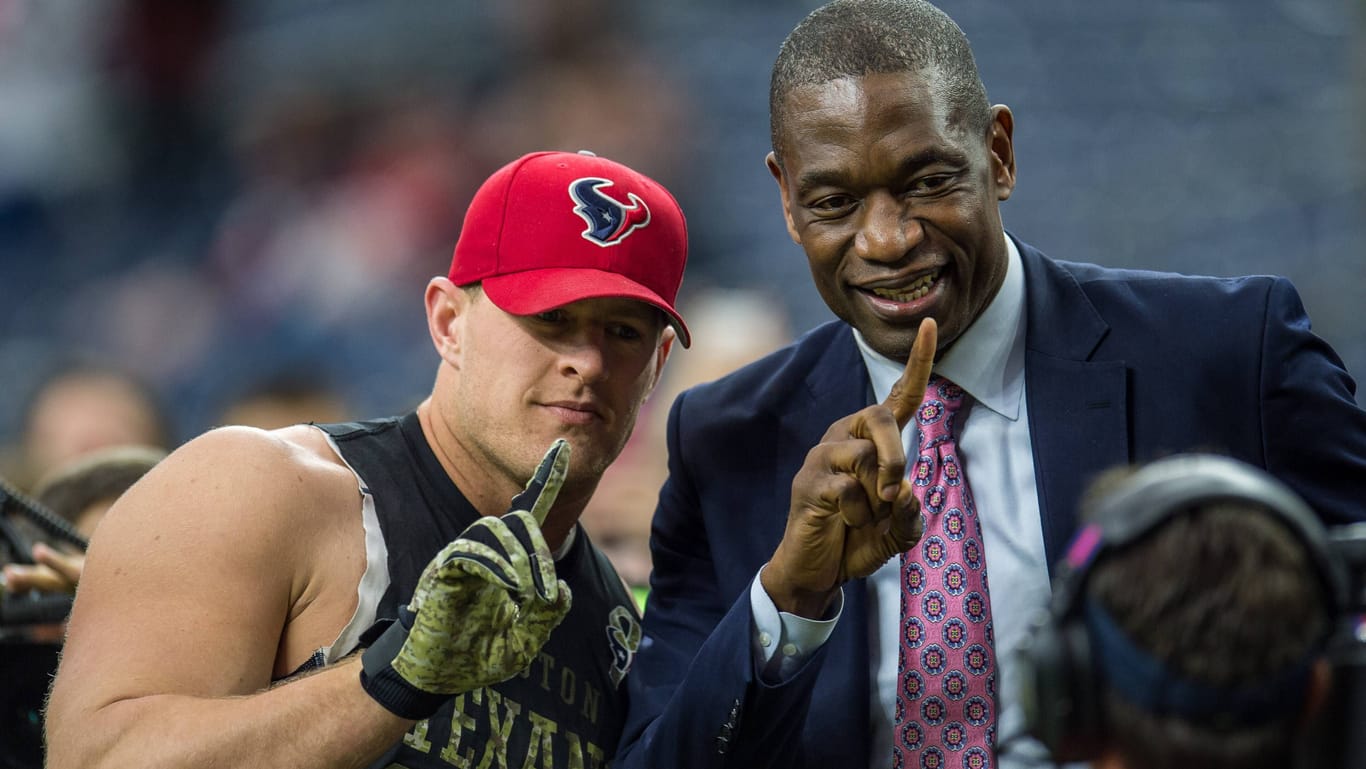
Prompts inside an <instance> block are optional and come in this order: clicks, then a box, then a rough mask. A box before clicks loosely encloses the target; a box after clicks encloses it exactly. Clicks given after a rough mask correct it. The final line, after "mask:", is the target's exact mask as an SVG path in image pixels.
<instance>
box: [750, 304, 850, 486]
mask: <svg viewBox="0 0 1366 769" xmlns="http://www.w3.org/2000/svg"><path fill="white" fill-rule="evenodd" d="M813 336H814V337H815V338H816V339H821V341H820V342H819V343H820V344H822V345H823V347H824V349H823V350H822V351H821V352H820V354H819V355H818V356H816V357H815V358H814V360H815V364H814V365H813V366H812V367H811V371H810V372H809V373H808V374H807V376H806V381H805V385H806V388H805V392H804V393H803V397H802V398H801V399H800V400H798V401H797V402H794V403H791V404H788V411H787V412H786V413H783V414H781V415H780V417H779V419H780V420H781V421H782V422H783V423H784V429H783V431H782V434H784V435H790V436H792V438H791V439H789V440H787V441H784V442H783V443H782V445H780V446H777V447H775V450H776V451H777V452H778V462H776V463H775V465H774V466H775V467H776V468H777V473H776V475H775V476H774V478H773V483H774V491H773V494H774V499H778V500H782V510H784V511H786V510H787V503H788V500H789V499H790V498H791V495H792V478H793V476H794V475H796V473H797V470H798V469H800V468H801V466H802V462H804V461H805V460H806V454H807V452H808V451H810V450H811V447H812V446H815V445H816V444H817V443H820V441H821V438H822V437H824V436H825V431H826V430H827V429H829V427H830V425H831V424H832V423H834V422H835V421H836V420H838V419H842V418H844V417H846V416H849V415H850V414H852V413H854V412H855V411H858V410H859V409H861V408H863V407H864V406H867V405H868V403H869V400H868V399H869V398H870V397H871V396H870V395H869V385H868V369H867V367H866V366H864V365H863V358H862V357H860V355H859V351H858V345H857V344H855V343H854V332H853V329H852V328H850V327H849V326H848V325H847V324H844V323H832V324H829V325H828V326H825V327H823V328H821V329H818V330H817V331H815V332H813ZM822 338H823V339H822Z"/></svg>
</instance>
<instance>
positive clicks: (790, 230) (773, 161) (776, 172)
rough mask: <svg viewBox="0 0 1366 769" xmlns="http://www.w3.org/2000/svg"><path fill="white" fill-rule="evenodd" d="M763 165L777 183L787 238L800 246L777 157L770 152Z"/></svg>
mask: <svg viewBox="0 0 1366 769" xmlns="http://www.w3.org/2000/svg"><path fill="white" fill-rule="evenodd" d="M764 163H765V164H766V165H767V166H768V172H769V173H770V174H773V181H775V182H777V183H778V195H779V196H780V197H781V198H782V201H783V218H784V219H785V220H787V236H788V237H790V238H792V242H793V243H796V244H797V245H799V246H800V245H801V244H802V239H801V238H799V237H797V223H796V222H795V221H793V220H792V198H791V197H790V196H789V195H788V192H787V180H786V179H785V178H784V174H783V167H782V165H781V164H779V163H778V156H777V155H775V154H774V153H772V152H770V153H768V157H766V158H764Z"/></svg>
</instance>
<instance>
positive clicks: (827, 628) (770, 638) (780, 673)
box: [749, 568, 844, 684]
mask: <svg viewBox="0 0 1366 769" xmlns="http://www.w3.org/2000/svg"><path fill="white" fill-rule="evenodd" d="M763 571H764V570H763V569H762V568H760V569H759V574H762V573H763ZM749 605H750V613H751V615H752V616H753V617H754V633H753V637H752V646H753V649H754V665H755V667H756V668H757V669H758V670H759V678H760V679H761V680H762V681H763V682H764V683H767V684H777V683H782V682H783V681H785V680H787V679H788V678H790V677H791V676H792V675H793V674H794V673H796V671H798V670H800V669H801V666H802V664H803V663H805V662H806V661H807V660H808V659H810V658H811V655H812V654H815V653H816V651H817V650H818V649H820V648H821V645H822V644H824V643H825V642H826V641H827V640H829V639H830V634H831V633H833V632H835V623H836V622H839V618H840V615H841V614H842V613H843V612H844V588H840V592H839V597H838V598H837V599H836V600H835V602H834V603H833V604H832V605H831V607H830V610H829V611H828V612H827V613H826V617H825V618H824V619H807V618H806V617H801V616H798V615H796V614H792V613H790V612H785V611H778V607H777V606H775V605H774V604H773V599H772V598H770V597H769V595H768V592H767V591H765V590H764V587H763V584H762V583H761V582H760V580H759V576H758V575H757V574H756V575H755V577H754V581H753V582H752V583H750V586H749Z"/></svg>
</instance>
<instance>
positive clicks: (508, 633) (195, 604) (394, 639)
mask: <svg viewBox="0 0 1366 769" xmlns="http://www.w3.org/2000/svg"><path fill="white" fill-rule="evenodd" d="M686 258H687V233H686V227H685V224H684V220H683V215H682V212H681V211H680V210H679V208H678V204H677V203H676V201H675V200H674V199H673V197H672V196H671V195H670V194H669V193H668V192H667V191H666V190H665V189H664V188H663V187H661V186H660V185H659V184H657V183H656V182H654V181H652V180H651V179H649V178H646V177H645V176H643V175H641V174H639V173H637V172H635V171H633V170H631V169H629V168H626V167H624V166H622V165H620V164H618V163H615V162H612V161H610V160H606V159H604V158H598V157H595V156H593V155H592V154H591V153H578V154H571V153H536V154H532V155H527V156H525V157H522V158H520V159H518V160H517V161H515V162H513V163H511V164H509V165H507V166H505V167H504V168H502V169H500V170H499V171H498V172H496V173H495V174H494V175H493V176H492V177H490V178H489V180H488V181H486V182H485V183H484V185H483V186H482V187H481V188H480V189H479V191H478V192H477V193H476V195H475V198H474V200H473V202H472V203H471V205H470V208H469V211H468V212H467V214H466V218H465V225H464V228H463V230H462V232H461V235H460V240H459V242H458V244H457V245H456V248H455V256H454V259H453V260H452V264H451V270H450V274H449V276H448V277H437V278H433V279H432V280H431V282H430V283H429V284H428V285H427V291H426V312H427V323H428V328H429V331H430V332H431V336H432V342H433V344H434V346H435V348H436V351H437V353H438V354H439V356H440V359H441V360H440V365H439V367H438V370H437V375H436V382H435V385H434V386H433V388H432V392H431V395H430V397H428V398H427V399H426V400H424V401H423V402H422V403H421V404H420V405H418V407H417V408H416V410H415V411H413V412H411V413H409V414H407V415H404V416H401V417H393V418H388V419H378V420H371V421H367V422H357V423H349V424H338V425H297V426H294V427H288V428H284V429H281V430H273V431H262V430H256V429H251V428H243V427H227V428H220V429H217V430H213V431H210V432H208V433H206V434H205V435H203V436H201V437H199V438H197V439H195V440H193V441H190V442H189V443H187V444H186V445H185V446H183V447H182V448H180V449H179V450H177V451H176V452H174V453H173V454H172V455H171V456H169V457H167V458H166V459H165V460H163V461H162V463H161V464H160V466H158V467H157V468H156V469H155V470H154V471H152V472H151V473H150V474H148V475H147V476H146V477H145V478H144V479H143V480H142V481H141V482H139V483H138V484H137V485H136V486H134V487H133V488H132V489H131V490H130V491H129V492H128V493H127V494H126V495H125V496H124V497H123V498H122V499H121V500H120V501H119V502H118V503H117V504H116V506H115V507H114V508H113V510H111V511H110V513H109V515H108V516H107V517H106V518H105V521H104V523H103V524H102V525H101V530H100V534H99V537H97V538H96V540H95V542H94V543H93V544H92V546H91V548H90V551H89V555H88V561H87V566H86V571H85V574H84V576H83V579H82V582H81V587H80V592H79V597H78V598H77V600H76V603H75V606H74V608H73V611H72V615H71V621H70V632H69V637H68V640H67V643H66V648H65V654H64V658H63V661H62V666H61V668H60V670H59V671H58V674H57V679H56V681H55V683H54V686H53V690H52V695H51V700H50V705H49V709H48V721H47V742H48V766H50V767H117V766H135V765H136V766H144V765H155V766H167V767H170V766H186V767H191V766H193V767H200V766H203V765H205V764H213V765H225V766H227V765H232V766H275V765H280V766H291V767H333V766H347V767H361V766H371V765H373V766H388V765H391V764H392V765H401V766H405V767H410V768H412V769H417V768H418V767H436V766H451V765H454V766H491V765H497V766H508V765H512V766H583V767H591V766H600V765H603V764H604V763H605V762H606V761H607V760H608V759H609V758H610V757H611V751H612V750H613V749H614V747H615V745H616V742H617V738H618V736H619V733H620V728H621V721H622V718H623V715H624V709H625V702H624V699H623V697H624V692H625V687H624V686H622V685H621V683H622V678H623V677H624V676H625V674H626V671H627V669H628V668H629V667H630V665H631V661H632V658H633V656H634V653H635V650H636V646H637V645H638V644H639V641H640V625H639V618H638V615H637V614H636V610H635V608H634V603H633V602H632V599H631V596H630V594H629V593H628V592H627V591H626V590H625V588H624V587H623V585H622V583H621V580H620V579H619V578H618V577H617V575H616V573H615V571H613V569H612V567H611V566H610V565H609V564H608V562H607V560H606V559H605V558H604V557H603V556H602V555H601V553H599V552H598V551H597V549H596V548H594V547H593V545H592V543H591V542H589V541H588V538H587V536H586V535H585V534H584V532H583V531H582V530H581V529H580V528H578V526H577V519H578V516H579V513H580V512H581V511H582V510H583V508H584V505H585V504H586V503H587V502H588V500H589V498H590V497H591V496H592V493H593V490H594V488H595V487H596V486H597V483H598V480H599V478H600V477H601V474H602V472H603V470H605V469H606V468H607V466H608V465H609V464H610V463H611V462H612V461H613V460H614V459H615V458H616V457H617V455H618V453H619V452H620V451H621V449H622V447H623V445H624V444H625V442H626V439H627V438H628V437H629V435H630V433H631V429H632V427H633V425H634V423H635V419H636V415H637V412H638V411H639V408H640V406H641V404H642V403H643V402H644V400H645V398H646V396H648V395H649V393H650V391H651V390H652V388H653V387H654V386H655V384H656V382H657V381H658V379H659V375H660V372H661V370H662V368H663V366H664V361H665V359H666V358H667V357H668V354H669V351H670V349H671V347H672V345H673V342H674V340H675V339H677V340H679V341H681V342H682V344H683V345H684V346H687V345H688V343H689V336H688V330H687V327H686V326H685V325H684V323H683V320H682V318H681V317H679V315H678V313H677V312H676V311H675V309H674V300H675V297H676V296H677V292H678V287H679V284H680V282H681V281H682V277H683V267H684V262H685V261H686ZM358 649H363V651H361V652H360V653H353V652H356V651H357V650H358Z"/></svg>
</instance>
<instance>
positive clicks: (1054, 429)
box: [1015, 240, 1129, 564]
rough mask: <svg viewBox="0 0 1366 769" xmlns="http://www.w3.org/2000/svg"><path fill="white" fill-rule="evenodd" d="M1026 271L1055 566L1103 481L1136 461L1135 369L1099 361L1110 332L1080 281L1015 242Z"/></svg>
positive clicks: (1044, 500) (1036, 439)
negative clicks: (1094, 484) (1088, 491)
mask: <svg viewBox="0 0 1366 769" xmlns="http://www.w3.org/2000/svg"><path fill="white" fill-rule="evenodd" d="M1015 242H1016V244H1017V245H1018V246H1019V249H1020V257H1021V259H1022V260H1023V262H1024V270H1025V305H1026V307H1027V308H1028V310H1027V312H1028V320H1027V323H1028V325H1027V328H1026V332H1025V347H1026V350H1025V383H1026V388H1027V391H1026V397H1027V398H1028V404H1029V433H1030V440H1031V441H1032V443H1033V450H1034V474H1035V479H1036V483H1037V486H1038V493H1039V511H1040V517H1041V518H1042V524H1043V537H1044V546H1045V549H1046V551H1047V556H1048V562H1049V563H1050V564H1051V563H1054V562H1056V561H1057V559H1058V558H1059V557H1060V556H1061V555H1062V551H1063V548H1064V547H1066V544H1067V541H1068V539H1069V538H1070V537H1071V536H1072V533H1073V532H1074V531H1075V529H1076V526H1077V506H1078V504H1079V503H1080V501H1081V496H1082V493H1083V491H1084V490H1085V488H1086V486H1087V484H1089V483H1090V482H1091V481H1092V480H1093V479H1094V478H1095V476H1096V475H1097V474H1099V473H1100V472H1102V471H1104V470H1106V469H1109V468H1111V467H1114V466H1116V465H1121V464H1125V463H1127V462H1128V461H1129V431H1128V412H1129V408H1128V399H1127V392H1128V369H1127V367H1126V366H1125V365H1124V362H1123V361H1092V360H1091V356H1092V354H1094V352H1095V351H1096V348H1097V347H1098V346H1099V345H1100V343H1101V340H1102V339H1104V338H1105V335H1106V333H1108V331H1109V326H1108V325H1107V324H1106V323H1105V321H1104V320H1103V319H1102V318H1101V316H1100V314H1099V313H1098V312H1097V311H1096V308H1095V306H1094V305H1092V304H1091V300H1090V299H1089V298H1087V296H1086V294H1085V292H1083V291H1082V290H1081V286H1080V285H1078V284H1077V281H1076V279H1075V278H1074V277H1073V276H1072V275H1071V273H1069V272H1067V271H1066V270H1065V269H1063V268H1062V267H1061V266H1059V265H1058V264H1057V263H1055V262H1052V261H1050V260H1049V259H1047V258H1046V257H1044V256H1043V254H1041V253H1039V252H1038V251H1036V250H1035V249H1033V248H1031V247H1030V246H1028V245H1025V244H1024V243H1020V242H1019V241H1018V240H1017V241H1015Z"/></svg>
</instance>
